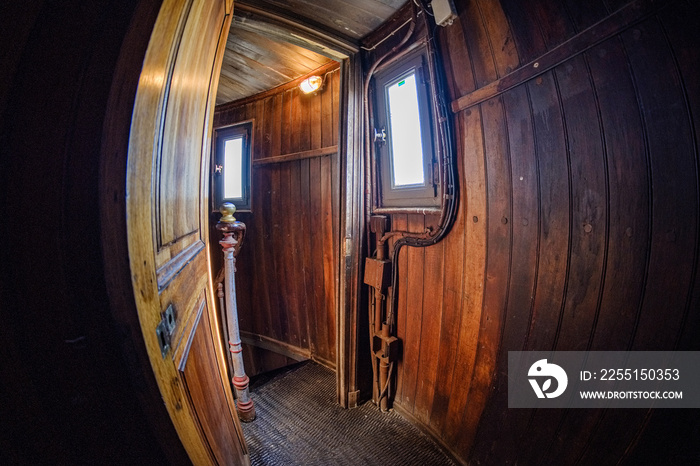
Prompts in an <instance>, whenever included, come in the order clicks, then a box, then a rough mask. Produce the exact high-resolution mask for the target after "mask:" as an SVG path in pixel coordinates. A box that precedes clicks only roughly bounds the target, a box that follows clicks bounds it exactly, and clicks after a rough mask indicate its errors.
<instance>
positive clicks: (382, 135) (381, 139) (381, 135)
mask: <svg viewBox="0 0 700 466" xmlns="http://www.w3.org/2000/svg"><path fill="white" fill-rule="evenodd" d="M374 142H378V143H379V144H385V143H386V129H385V128H382V130H381V131H377V128H374Z"/></svg>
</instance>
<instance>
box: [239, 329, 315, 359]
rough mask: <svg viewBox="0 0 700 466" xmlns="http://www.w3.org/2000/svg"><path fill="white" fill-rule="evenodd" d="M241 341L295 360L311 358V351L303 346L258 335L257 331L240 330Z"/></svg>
mask: <svg viewBox="0 0 700 466" xmlns="http://www.w3.org/2000/svg"><path fill="white" fill-rule="evenodd" d="M241 342H243V343H245V344H246V345H250V346H255V347H256V348H262V349H266V350H268V351H272V352H274V353H277V354H281V355H283V356H287V357H288V358H290V359H294V360H295V361H306V360H307V359H311V351H310V350H308V349H305V348H299V347H297V346H293V345H290V344H289V343H285V342H282V341H279V340H275V339H274V338H270V337H267V336H265V335H260V334H258V333H253V332H246V331H245V330H241Z"/></svg>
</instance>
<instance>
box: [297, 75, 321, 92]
mask: <svg viewBox="0 0 700 466" xmlns="http://www.w3.org/2000/svg"><path fill="white" fill-rule="evenodd" d="M321 84H323V78H321V77H320V76H309V77H308V78H306V79H305V80H303V81H302V82H301V84H299V89H301V91H302V92H303V93H304V94H310V93H311V92H315V91H317V90H319V89H320V88H321Z"/></svg>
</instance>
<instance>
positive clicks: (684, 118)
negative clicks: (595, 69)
mask: <svg viewBox="0 0 700 466" xmlns="http://www.w3.org/2000/svg"><path fill="white" fill-rule="evenodd" d="M622 37H623V41H624V44H625V47H626V48H627V50H628V56H629V61H630V65H631V68H632V73H633V75H634V79H635V82H636V84H637V89H638V92H637V95H638V99H639V102H640V106H641V108H642V118H643V121H644V125H645V127H646V128H647V142H648V146H647V147H648V151H649V159H650V160H649V165H650V171H651V184H652V187H653V197H652V206H651V209H652V211H651V214H652V219H651V245H650V256H649V271H648V274H647V286H646V290H645V294H644V303H643V306H642V310H641V315H640V316H639V323H638V327H637V332H636V334H635V339H634V343H633V345H632V348H633V349H648V348H654V349H659V350H661V349H664V350H668V349H672V348H673V345H674V344H675V339H670V338H668V335H669V334H673V335H677V334H678V332H679V330H680V325H681V324H682V322H681V318H682V314H681V313H679V312H678V310H679V309H684V308H685V305H686V300H687V297H688V290H689V287H690V282H689V280H690V278H691V273H692V272H693V269H692V268H693V262H692V261H689V260H687V257H688V256H689V252H690V251H694V247H695V243H696V242H697V237H696V229H697V215H698V204H697V194H696V187H697V181H698V180H697V171H696V163H695V160H693V159H694V157H690V156H689V154H693V155H694V141H693V140H692V133H691V131H692V130H691V127H690V125H689V121H688V115H687V108H686V104H685V98H684V90H683V88H682V87H681V82H680V80H679V76H678V72H677V69H676V66H675V63H674V60H673V56H672V55H671V54H670V53H669V52H670V50H669V46H668V42H667V40H666V38H665V36H664V34H663V31H662V30H661V27H660V25H659V23H658V22H657V21H655V20H650V21H647V22H645V23H643V24H640V25H638V26H637V27H635V28H633V29H632V30H630V31H627V32H625V33H624V34H622ZM659 69H664V70H669V72H668V73H664V74H663V78H661V77H660V75H659V74H657V73H656V72H655V71H656V70H659ZM664 311H666V312H665V314H666V315H665V318H664V319H659V318H658V313H659V312H664Z"/></svg>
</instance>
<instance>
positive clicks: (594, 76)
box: [392, 0, 700, 464]
mask: <svg viewBox="0 0 700 466" xmlns="http://www.w3.org/2000/svg"><path fill="white" fill-rule="evenodd" d="M640 6H642V7H645V8H650V6H649V5H647V4H646V3H644V4H643V5H642V4H640ZM619 7H620V6H619V5H617V4H612V3H611V2H609V1H605V2H593V3H591V4H590V5H589V4H586V5H583V4H580V5H579V4H578V3H576V2H571V1H562V2H556V1H550V0H538V1H535V2H530V3H528V4H527V5H525V4H523V3H522V2H512V1H510V0H502V1H501V2H500V5H499V4H497V3H495V2H490V1H487V0H479V1H476V0H475V1H470V2H457V8H458V10H459V20H458V21H456V22H455V23H454V24H453V25H452V26H450V27H447V28H444V29H438V39H439V43H440V47H441V50H442V52H443V59H444V70H445V72H446V73H447V76H446V81H447V84H448V87H449V92H450V96H451V97H455V96H456V97H461V96H464V95H468V94H469V93H470V92H473V91H474V90H475V89H477V88H481V87H483V86H485V85H487V84H489V83H491V82H493V81H494V80H496V79H497V78H498V77H500V76H503V74H504V73H506V74H507V73H508V72H510V71H512V70H514V69H516V68H518V67H519V66H523V65H525V64H528V63H532V62H533V61H536V60H537V58H538V57H539V56H540V55H542V54H544V53H546V52H548V51H550V50H552V49H554V48H555V47H557V46H559V45H560V44H562V43H564V42H565V41H567V40H569V39H572V38H574V37H575V36H576V34H577V33H579V32H581V31H585V30H586V29H587V28H591V27H595V25H596V23H598V22H599V21H601V20H604V19H606V18H609V17H610V15H611V13H612V12H614V11H616V10H617V9H619ZM501 8H502V11H501ZM632 8H634V7H632ZM659 8H660V13H659V16H658V17H657V16H654V15H651V16H648V17H645V18H646V19H644V18H642V20H641V21H637V22H633V23H630V24H633V25H632V26H624V27H623V28H622V29H621V30H622V33H620V34H617V35H614V36H611V37H609V38H608V39H607V40H605V41H604V42H601V43H600V44H595V43H591V44H590V46H589V47H588V48H584V49H582V50H583V51H582V52H581V51H577V52H576V53H575V54H574V55H572V56H569V57H566V56H564V57H563V58H564V59H563V60H562V61H561V62H560V63H559V64H558V65H556V66H555V67H554V68H553V69H552V70H549V71H546V72H543V73H540V74H539V75H536V76H535V77H534V78H532V79H530V78H528V80H527V81H524V82H521V83H519V84H517V85H515V87H512V88H511V89H510V90H508V91H507V92H504V93H503V94H501V95H500V96H499V95H498V94H497V95H496V97H493V98H491V99H490V100H487V101H485V102H483V103H481V104H478V105H472V106H470V107H467V108H465V109H463V110H462V111H461V112H459V113H458V114H456V115H455V118H454V126H455V130H456V131H455V132H456V135H457V136H456V137H457V138H458V144H457V154H458V155H457V157H458V160H457V161H458V166H459V182H460V188H461V193H462V196H461V200H460V206H459V213H458V216H457V220H456V224H455V225H454V227H453V228H452V230H451V231H450V233H449V234H448V235H447V237H446V238H445V239H444V242H443V247H444V251H443V259H442V261H443V263H442V267H439V266H437V268H436V263H435V260H436V257H434V256H433V255H432V254H433V253H434V251H432V250H430V249H429V248H428V249H426V250H425V251H424V252H423V255H422V257H421V255H420V254H419V253H417V251H415V250H412V249H409V250H408V251H404V252H402V254H403V256H402V257H401V259H400V262H399V269H398V274H399V277H398V281H399V284H400V289H399V297H398V303H399V305H398V309H397V318H398V336H399V338H401V339H402V341H403V346H404V354H403V359H402V361H401V362H400V364H399V367H400V370H399V372H398V374H397V385H398V393H397V397H396V405H397V408H401V409H402V410H403V411H405V412H408V413H410V414H411V415H412V416H413V418H414V419H415V420H416V421H417V422H419V423H421V424H423V425H424V427H425V428H426V429H428V430H430V431H432V432H433V433H434V434H435V435H436V436H438V437H440V438H441V439H442V441H443V442H444V443H445V444H446V445H447V446H448V447H449V448H450V449H451V450H452V451H453V452H455V453H456V454H457V455H458V456H459V457H461V458H462V459H463V460H465V461H469V462H471V463H474V464H514V463H519V464H531V463H540V462H544V463H547V464H574V463H576V462H580V463H581V464H603V463H607V462H617V461H618V460H619V459H622V458H627V460H628V461H630V462H631V463H634V462H635V461H639V460H640V459H642V458H647V457H648V458H659V455H662V453H659V452H654V451H653V450H652V449H651V448H648V447H647V446H646V445H652V444H653V440H652V437H653V435H657V436H663V437H664V438H665V439H666V440H667V441H668V442H670V443H669V444H672V445H675V446H677V447H678V448H679V449H681V450H683V451H685V452H687V451H694V450H693V447H690V446H687V445H689V444H691V443H692V442H687V441H686V442H683V441H680V440H677V438H678V436H679V435H680V436H681V438H684V439H688V438H690V437H689V436H692V433H693V432H694V431H693V429H692V428H689V429H685V434H683V432H682V431H683V427H675V428H672V426H673V425H674V421H677V422H680V423H683V422H685V423H686V424H687V423H688V422H690V418H689V417H688V416H683V415H680V414H678V415H676V414H666V413H664V412H662V411H651V412H648V411H644V410H608V411H603V410H567V411H564V412H562V411H557V410H537V411H535V410H509V409H508V408H507V389H508V380H507V377H506V373H507V355H508V351H514V350H523V349H524V350H586V349H591V350H626V349H647V350H649V349H655V350H664V349H672V348H674V347H679V348H688V349H690V348H693V349H696V348H697V345H698V344H697V341H700V335H699V332H700V330H699V328H700V316H699V314H700V312H699V311H698V302H700V284H699V283H700V279H699V278H698V275H699V274H698V270H697V269H698V254H699V248H700V243H699V240H698V234H699V233H700V230H699V227H698V222H699V221H700V218H699V215H698V210H699V209H698V208H699V206H700V203H699V201H698V199H699V193H700V191H699V189H700V184H699V183H698V155H697V153H698V140H697V134H698V129H699V125H700V124H699V123H698V121H700V118H698V116H697V115H698V114H700V107H699V105H700V102H699V99H700V91H698V87H697V86H696V85H694V81H693V79H694V76H695V75H696V74H697V72H698V61H699V60H698V54H699V52H698V50H700V44H698V37H697V34H695V33H694V32H693V31H694V26H693V24H692V20H691V19H690V18H693V17H696V15H697V6H695V5H690V4H688V3H683V2H679V3H677V4H673V5H668V6H663V7H661V6H659ZM628 11H632V10H630V9H629V8H628ZM589 31H590V30H589ZM589 35H590V34H589ZM591 37H593V36H592V35H591ZM513 44H514V46H515V49H513V48H512V47H513ZM508 47H511V49H508ZM516 49H517V50H516ZM509 68H510V70H509ZM499 92H500V90H499ZM405 218H406V217H405V216H399V215H395V216H393V218H392V220H393V224H394V225H393V228H394V229H402V228H403V227H407V226H408V227H410V223H411V222H414V223H415V221H416V219H410V218H409V222H408V224H407V222H406V220H405ZM682 251H683V252H682ZM416 269H417V270H416ZM420 276H422V282H419V281H417V280H418V279H419V277H420ZM419 285H420V286H421V288H422V289H421V290H417V289H414V287H416V286H419ZM402 290H403V291H402ZM436 294H441V295H442V296H441V298H439V299H437V302H439V303H440V306H441V309H440V310H435V309H434V308H433V304H434V303H435V302H436V300H433V299H432V298H431V299H430V300H427V299H425V297H426V296H429V295H430V296H435V295H436ZM418 296H423V297H424V298H423V305H422V308H421V309H419V308H418V307H417V306H416V304H415V300H416V298H417V297H418ZM418 316H422V318H421V321H420V322H418V321H417V320H416V319H417V318H418ZM438 316H439V318H440V319H441V321H440V323H439V326H438V325H437V324H436V323H434V322H429V321H428V319H430V318H433V317H435V318H437V317H438ZM436 334H438V335H439V337H438V338H439V340H440V345H439V346H438V347H437V348H435V347H434V344H433V342H432V341H431V338H435V337H434V335H436ZM416 351H418V352H419V353H416ZM424 351H430V352H432V353H433V358H434V359H435V360H434V361H431V362H430V363H428V362H427V360H426V359H424V358H425V355H424V354H423V352H424ZM415 354H420V356H419V357H416V356H415ZM433 374H435V379H433ZM421 377H424V380H420V378H421ZM424 391H427V392H424ZM425 409H429V411H428V412H427V413H426V412H425ZM667 411H668V410H667ZM426 416H427V420H426ZM686 424H680V425H681V426H687V425H686ZM688 427H692V426H688ZM664 429H668V430H669V431H672V432H673V434H670V433H664V432H665V431H664ZM696 430H697V429H696ZM531 432H537V435H536V436H532V435H530V433H531ZM681 434H682V435H681ZM638 452H644V453H638ZM677 458H679V459H680V458H687V456H682V455H680V454H679V455H678V457H677Z"/></svg>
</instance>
